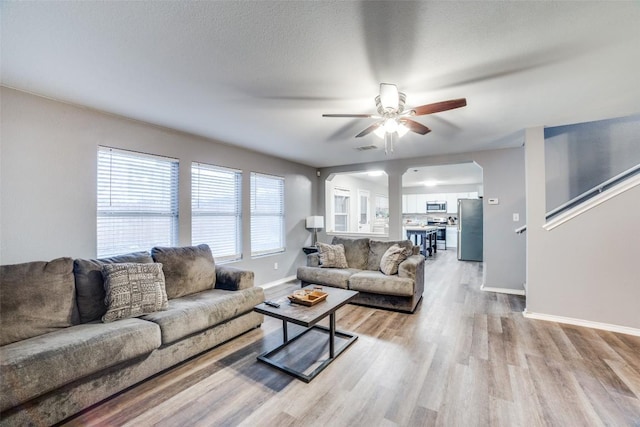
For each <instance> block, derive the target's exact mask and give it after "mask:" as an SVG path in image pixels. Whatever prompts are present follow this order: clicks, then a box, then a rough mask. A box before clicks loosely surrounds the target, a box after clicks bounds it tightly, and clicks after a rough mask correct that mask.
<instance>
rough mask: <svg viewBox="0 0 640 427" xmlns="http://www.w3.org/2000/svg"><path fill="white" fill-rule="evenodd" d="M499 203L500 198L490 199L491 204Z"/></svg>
mask: <svg viewBox="0 0 640 427" xmlns="http://www.w3.org/2000/svg"><path fill="white" fill-rule="evenodd" d="M499 203H500V201H499V200H498V198H495V199H489V204H490V205H497V204H499Z"/></svg>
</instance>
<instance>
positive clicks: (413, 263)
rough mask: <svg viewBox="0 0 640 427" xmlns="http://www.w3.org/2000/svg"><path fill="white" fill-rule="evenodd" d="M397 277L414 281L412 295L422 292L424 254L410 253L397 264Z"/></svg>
mask: <svg viewBox="0 0 640 427" xmlns="http://www.w3.org/2000/svg"><path fill="white" fill-rule="evenodd" d="M398 277H406V278H409V279H412V280H413V281H414V283H415V288H414V290H415V292H414V295H422V293H423V292H424V256H422V255H411V256H410V257H409V258H407V259H406V260H404V261H402V262H401V263H400V265H399V266H398Z"/></svg>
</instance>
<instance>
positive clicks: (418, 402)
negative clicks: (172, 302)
mask: <svg viewBox="0 0 640 427" xmlns="http://www.w3.org/2000/svg"><path fill="white" fill-rule="evenodd" d="M425 276H426V284H425V294H424V299H423V301H422V302H421V304H420V305H419V308H418V310H417V311H416V313H415V314H413V315H410V314H402V313H395V312H391V311H385V310H378V309H373V308H368V307H360V306H354V305H348V306H346V307H344V308H342V309H340V311H339V312H338V316H337V325H338V328H339V329H343V330H348V331H353V332H355V333H356V334H358V335H359V339H358V340H357V341H356V342H355V343H354V344H353V345H352V346H351V347H350V348H349V349H347V350H346V351H345V352H344V353H343V354H342V355H341V356H340V357H339V358H338V359H336V361H334V362H333V364H331V365H330V366H329V367H328V368H327V369H326V370H325V371H323V372H322V373H321V374H320V375H319V376H318V377H317V378H315V379H314V380H313V381H312V382H311V383H309V384H305V383H303V382H301V381H299V380H296V379H293V378H291V377H289V376H288V375H286V374H284V373H281V372H279V371H277V370H275V369H273V368H271V367H269V366H267V365H264V364H262V363H259V362H257V361H256V356H257V355H258V354H259V353H261V352H263V351H265V350H267V349H271V348H274V347H276V346H277V345H278V344H279V343H280V342H281V339H282V338H281V326H282V323H281V322H280V321H278V320H275V319H272V318H265V323H264V324H263V326H262V328H259V329H256V330H253V331H251V332H249V333H247V334H245V335H243V336H241V337H239V338H237V339H235V340H233V341H231V342H229V343H226V344H224V345H222V346H220V347H218V348H216V349H214V350H212V351H209V352H207V353H204V354H202V355H201V356H199V357H196V358H194V359H192V360H190V361H188V362H186V363H184V364H182V365H180V366H178V367H176V368H174V369H171V370H170V371H168V372H165V373H164V374H161V375H158V376H156V377H154V378H152V379H150V380H148V381H146V382H144V383H142V384H141V385H138V386H136V387H134V388H131V389H129V390H127V391H126V392H123V393H121V394H120V395H118V396H116V397H114V398H112V399H110V400H108V401H106V402H103V403H102V404H100V405H98V406H96V407H94V408H93V409H91V410H89V411H86V412H85V413H83V414H81V415H80V416H78V417H76V418H75V419H72V420H70V421H68V422H67V423H66V424H65V425H68V426H76V425H127V426H147V425H162V426H178V425H180V426H187V425H198V426H218V425H225V426H226V425H229V426H233V425H244V426H289V425H290V426H396V425H397V426H431V425H434V426H489V425H491V426H547V425H552V426H597V425H610V426H640V338H639V337H633V336H629V335H623V334H616V333H611V332H605V331H600V330H594V329H588V328H582V327H576V326H569V325H562V324H558V323H553V322H544V321H537V320H529V319H525V318H523V316H522V310H523V309H524V298H523V297H519V296H513V295H506V294H495V293H489V292H482V291H480V290H479V288H480V284H481V278H482V271H481V264H479V263H471V262H459V261H457V260H456V259H455V253H454V252H453V251H440V252H438V254H437V255H436V256H435V257H434V258H432V259H428V260H427V265H426V268H425ZM293 289H297V286H295V285H286V286H280V287H278V288H274V289H270V290H268V292H267V297H268V298H270V299H276V298H278V297H282V296H284V295H286V294H288V293H289V292H290V291H291V290H293Z"/></svg>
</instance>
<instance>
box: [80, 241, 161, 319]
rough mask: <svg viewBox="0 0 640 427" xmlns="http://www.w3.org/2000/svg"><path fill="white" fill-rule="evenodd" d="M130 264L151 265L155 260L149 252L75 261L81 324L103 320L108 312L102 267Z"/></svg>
mask: <svg viewBox="0 0 640 427" xmlns="http://www.w3.org/2000/svg"><path fill="white" fill-rule="evenodd" d="M122 262H130V263H136V264H150V263H152V262H153V258H151V255H149V252H134V253H130V254H124V255H118V256H114V257H110V258H100V259H76V260H74V261H73V275H74V276H75V278H76V293H77V296H76V301H77V302H78V311H79V312H80V323H87V322H92V321H94V320H99V319H102V316H104V313H105V312H106V311H107V306H106V305H104V297H105V294H104V281H103V279H102V266H103V265H104V264H114V263H122Z"/></svg>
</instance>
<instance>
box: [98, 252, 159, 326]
mask: <svg viewBox="0 0 640 427" xmlns="http://www.w3.org/2000/svg"><path fill="white" fill-rule="evenodd" d="M102 276H103V277H104V290H105V293H106V297H105V303H106V305H107V312H106V313H105V315H104V316H102V321H103V322H105V323H106V322H113V321H114V320H120V319H126V318H129V317H137V316H141V315H143V314H145V313H153V312H155V311H159V310H166V309H167V308H168V307H169V303H168V301H167V292H166V290H165V287H164V273H163V272H162V264H159V263H153V264H134V263H119V264H105V265H103V266H102Z"/></svg>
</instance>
